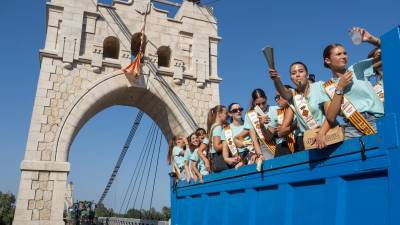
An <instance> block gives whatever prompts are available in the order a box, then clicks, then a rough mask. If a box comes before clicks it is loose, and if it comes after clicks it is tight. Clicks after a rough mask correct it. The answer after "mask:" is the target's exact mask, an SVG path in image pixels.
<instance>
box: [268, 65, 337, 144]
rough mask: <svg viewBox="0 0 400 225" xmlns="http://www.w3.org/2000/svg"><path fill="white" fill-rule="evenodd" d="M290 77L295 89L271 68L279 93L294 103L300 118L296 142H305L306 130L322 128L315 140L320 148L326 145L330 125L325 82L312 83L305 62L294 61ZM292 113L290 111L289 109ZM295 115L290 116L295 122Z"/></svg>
mask: <svg viewBox="0 0 400 225" xmlns="http://www.w3.org/2000/svg"><path fill="white" fill-rule="evenodd" d="M289 72H290V79H291V80H292V82H293V84H295V85H296V89H295V90H289V89H287V88H286V87H285V86H284V85H283V84H282V81H281V78H280V75H279V74H278V72H277V71H276V70H275V69H271V68H270V69H269V74H270V78H271V80H272V81H273V82H274V85H275V88H276V90H277V91H278V92H279V94H280V95H281V96H282V97H283V98H284V99H286V100H287V101H288V102H289V103H290V104H291V105H293V106H294V107H293V109H292V110H294V113H295V114H296V118H297V119H298V120H297V121H298V126H299V133H298V135H297V137H296V142H298V143H302V142H303V135H304V132H305V131H306V130H310V129H317V128H321V129H320V130H319V132H318V134H317V136H316V139H315V142H316V145H317V147H318V148H325V147H326V139H325V136H326V133H327V132H328V130H329V128H330V126H329V124H328V122H327V121H326V119H325V113H326V112H327V110H328V107H329V104H330V100H329V98H328V97H327V96H326V95H325V93H324V90H323V86H322V85H323V82H322V81H318V82H315V83H311V82H310V81H309V80H308V76H309V74H308V68H307V66H306V65H305V64H304V63H303V62H300V61H298V62H294V63H292V64H291V65H290V67H289ZM288 112H289V113H290V111H288ZM293 120H294V115H293V114H292V116H291V118H290V124H291V123H293Z"/></svg>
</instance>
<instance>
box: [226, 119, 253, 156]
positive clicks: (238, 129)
mask: <svg viewBox="0 0 400 225" xmlns="http://www.w3.org/2000/svg"><path fill="white" fill-rule="evenodd" d="M229 126H230V127H231V130H232V135H233V137H235V136H237V135H239V134H240V133H241V132H242V131H243V130H244V124H242V125H239V126H235V125H234V124H233V123H230V124H229ZM225 140H226V138H225V132H224V130H222V135H221V141H225ZM244 140H245V141H250V140H251V137H250V135H247V136H246V137H245V138H244ZM238 151H239V152H245V151H248V149H247V148H246V147H244V148H238Z"/></svg>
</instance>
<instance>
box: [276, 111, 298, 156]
mask: <svg viewBox="0 0 400 225" xmlns="http://www.w3.org/2000/svg"><path fill="white" fill-rule="evenodd" d="M288 108H289V107H285V108H280V109H277V114H278V124H279V125H282V123H283V118H284V115H285V112H286V110H287V109H288ZM286 142H287V144H288V147H289V150H290V151H291V152H292V153H293V152H294V145H295V142H296V139H295V138H294V134H293V132H290V133H289V134H288V135H287V136H286Z"/></svg>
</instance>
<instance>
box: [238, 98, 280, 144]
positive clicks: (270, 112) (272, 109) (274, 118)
mask: <svg viewBox="0 0 400 225" xmlns="http://www.w3.org/2000/svg"><path fill="white" fill-rule="evenodd" d="M278 109H279V107H278V106H274V105H273V106H268V107H267V110H266V111H265V112H264V113H265V114H267V116H268V117H269V118H270V119H271V121H270V122H269V123H266V124H264V126H265V127H266V128H268V127H272V128H276V127H278V112H277V110H278ZM251 128H253V125H252V124H251V121H250V119H249V117H248V116H247V114H246V118H245V120H244V129H246V130H250V129H251ZM278 139H281V138H278ZM276 141H277V140H275V143H276V144H279V143H277V142H276ZM280 141H281V142H282V140H280Z"/></svg>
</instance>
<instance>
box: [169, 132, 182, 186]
mask: <svg viewBox="0 0 400 225" xmlns="http://www.w3.org/2000/svg"><path fill="white" fill-rule="evenodd" d="M186 143H187V140H186V138H184V137H183V136H174V137H172V138H171V139H170V140H169V143H168V155H167V161H168V164H169V165H171V166H172V171H174V172H175V173H176V176H177V178H178V179H179V180H185V179H186V177H185V172H184V171H185V166H184V155H185V149H184V148H185V145H186Z"/></svg>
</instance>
